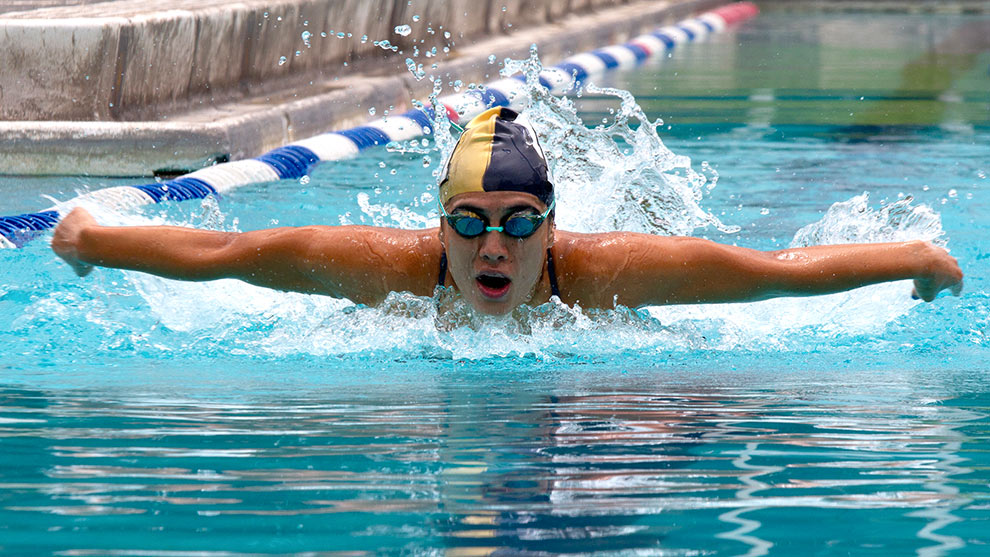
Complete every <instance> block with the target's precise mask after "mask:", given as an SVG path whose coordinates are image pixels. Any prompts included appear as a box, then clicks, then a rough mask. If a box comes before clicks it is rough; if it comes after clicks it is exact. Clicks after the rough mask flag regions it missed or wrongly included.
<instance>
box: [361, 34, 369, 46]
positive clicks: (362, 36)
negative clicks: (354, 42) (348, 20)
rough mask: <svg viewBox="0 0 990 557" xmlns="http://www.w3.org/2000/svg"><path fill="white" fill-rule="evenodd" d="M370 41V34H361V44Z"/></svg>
mask: <svg viewBox="0 0 990 557" xmlns="http://www.w3.org/2000/svg"><path fill="white" fill-rule="evenodd" d="M366 42H368V35H361V44H364V43H366Z"/></svg>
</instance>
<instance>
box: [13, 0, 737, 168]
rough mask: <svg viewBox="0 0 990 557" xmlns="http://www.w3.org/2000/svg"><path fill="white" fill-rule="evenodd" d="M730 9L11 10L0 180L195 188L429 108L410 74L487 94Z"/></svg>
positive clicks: (396, 1)
mask: <svg viewBox="0 0 990 557" xmlns="http://www.w3.org/2000/svg"><path fill="white" fill-rule="evenodd" d="M722 3H724V2H723V1H721V0H675V1H668V2H656V1H635V2H631V3H625V2H619V1H618V0H569V1H568V0H526V1H524V0H437V1H426V0H413V1H407V0H282V1H280V2H279V1H274V2H273V1H255V0H241V1H240V2H233V3H231V2H228V1H225V0H166V1H163V2H159V3H157V4H154V5H152V6H149V4H148V2H146V1H145V0H116V1H111V2H99V1H93V0H90V1H88V2H68V1H65V2H62V1H58V0H32V1H30V2H29V1H26V0H13V1H10V0H8V2H6V3H4V10H3V12H2V13H0V173H3V174H73V175H77V174H92V175H118V176H120V175H126V176H132V175H149V174H152V173H182V172H186V171H189V170H194V169H196V168H201V167H203V166H207V165H209V164H212V163H213V162H215V161H223V160H231V159H240V158H247V157H251V156H255V155H257V154H260V153H262V152H265V151H267V150H270V149H272V148H275V147H278V146H280V145H283V144H285V143H287V142H289V141H293V140H298V139H302V138H305V137H309V136H312V135H315V134H318V133H321V132H324V131H328V130H330V129H340V128H342V127H348V126H352V125H357V124H360V123H361V122H363V121H365V120H367V119H368V118H369V116H368V109H369V108H370V107H375V108H376V109H377V110H378V115H379V116H380V115H381V114H382V111H384V110H390V109H391V110H394V111H402V110H406V109H408V108H409V107H410V102H411V100H413V99H425V98H426V97H427V96H428V94H429V91H430V90H431V89H432V85H431V84H430V83H429V82H428V80H422V81H417V80H416V79H414V78H413V76H412V75H411V74H410V73H409V72H408V71H407V70H406V63H405V60H406V58H415V61H416V62H417V63H423V64H425V65H426V68H427V69H428V70H429V69H430V65H431V64H433V63H437V64H438V69H436V70H431V71H430V73H433V74H437V75H449V76H451V78H452V79H460V80H462V81H463V82H465V83H467V82H471V81H475V82H479V83H481V82H485V81H489V80H491V79H494V78H496V77H497V65H493V64H489V62H488V60H489V55H492V54H494V55H495V56H496V58H495V59H496V60H502V59H503V58H505V57H514V58H521V57H525V56H526V55H527V52H528V48H529V45H530V44H537V45H538V47H539V49H540V54H541V58H542V59H543V60H544V62H545V63H553V62H556V61H559V60H560V59H561V58H563V57H565V56H566V55H569V54H572V53H574V52H577V51H581V50H586V49H590V48H595V47H599V46H604V45H607V44H612V43H616V42H620V41H623V40H625V39H627V38H628V37H629V36H631V35H633V34H635V33H638V32H640V31H642V30H645V29H648V28H652V27H656V26H658V25H661V24H663V23H665V22H668V21H673V20H676V19H678V18H682V17H684V16H686V15H688V14H690V13H692V12H695V11H700V10H704V9H708V8H711V7H713V6H715V5H719V4H722ZM15 4H16V6H15ZM11 6H15V7H16V9H11ZM503 8H504V9H503ZM414 16H418V21H417V20H416V18H414ZM399 24H403V25H409V26H410V27H411V30H410V33H409V34H408V35H405V36H403V35H399V34H396V33H395V32H394V28H395V25H399ZM304 33H309V34H310V36H309V37H308V38H306V39H304V37H303V34H304ZM337 33H344V37H343V38H337V36H336V35H337ZM348 34H350V36H348ZM448 34H449V35H448ZM324 35H326V36H324ZM365 35H366V36H367V37H368V39H367V40H362V37H363V36H365ZM377 40H388V41H389V42H390V44H391V45H394V46H395V50H394V51H393V50H392V49H383V48H381V47H380V46H376V45H375V44H374V42H375V41H377ZM307 43H308V45H309V46H307ZM434 47H436V48H437V51H436V52H437V55H436V56H430V57H426V53H427V52H431V49H432V48H434ZM445 49H446V51H445ZM417 50H418V53H419V54H418V56H415V55H414V52H416V51H417ZM297 52H298V54H297Z"/></svg>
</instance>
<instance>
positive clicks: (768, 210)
mask: <svg viewBox="0 0 990 557" xmlns="http://www.w3.org/2000/svg"><path fill="white" fill-rule="evenodd" d="M760 214H761V215H769V214H770V209H767V208H766V207H764V208H762V209H760Z"/></svg>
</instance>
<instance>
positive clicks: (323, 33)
mask: <svg viewBox="0 0 990 557" xmlns="http://www.w3.org/2000/svg"><path fill="white" fill-rule="evenodd" d="M320 36H321V37H323V38H324V39H325V38H327V32H326V31H321V32H320Z"/></svg>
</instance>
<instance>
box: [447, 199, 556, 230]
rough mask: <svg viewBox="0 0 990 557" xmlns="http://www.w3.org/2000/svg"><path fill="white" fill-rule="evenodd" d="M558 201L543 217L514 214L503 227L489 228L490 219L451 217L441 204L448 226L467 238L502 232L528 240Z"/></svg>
mask: <svg viewBox="0 0 990 557" xmlns="http://www.w3.org/2000/svg"><path fill="white" fill-rule="evenodd" d="M556 203H557V200H556V199H554V200H553V201H551V202H550V206H549V207H547V210H546V211H544V212H543V214H542V215H527V214H519V213H513V214H511V215H509V216H508V217H507V218H506V219H505V220H503V221H502V226H488V223H489V221H488V219H487V218H484V217H481V216H478V215H475V214H474V213H467V214H461V213H458V214H454V215H451V214H450V213H448V212H447V209H446V208H445V207H444V206H443V204H442V203H441V204H440V214H441V215H443V217H444V218H445V219H447V224H449V225H450V227H451V228H453V229H454V231H455V232H457V233H458V234H460V235H461V236H463V237H465V238H476V237H478V236H481V235H482V234H484V233H485V232H502V233H504V234H505V235H506V236H511V237H512V238H528V237H530V236H532V235H533V233H534V232H536V229H538V228H539V227H540V225H541V224H543V221H545V220H546V219H547V215H549V214H550V211H552V210H553V206H554V205H556Z"/></svg>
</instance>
